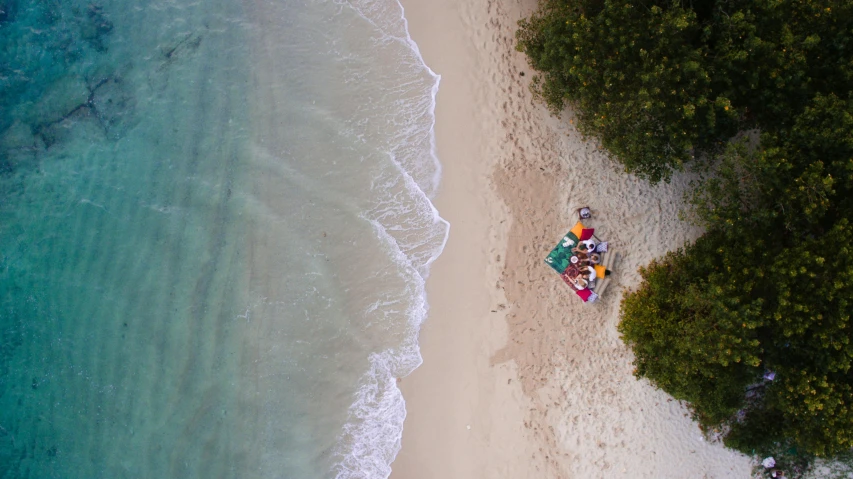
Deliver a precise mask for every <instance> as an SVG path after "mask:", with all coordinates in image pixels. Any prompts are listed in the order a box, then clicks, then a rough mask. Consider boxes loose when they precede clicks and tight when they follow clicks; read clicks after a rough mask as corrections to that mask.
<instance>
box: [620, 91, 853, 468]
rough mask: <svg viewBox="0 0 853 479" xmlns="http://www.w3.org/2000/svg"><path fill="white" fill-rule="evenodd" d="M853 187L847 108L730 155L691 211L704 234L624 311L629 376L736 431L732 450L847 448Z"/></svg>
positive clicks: (823, 451) (824, 111) (708, 422)
mask: <svg viewBox="0 0 853 479" xmlns="http://www.w3.org/2000/svg"><path fill="white" fill-rule="evenodd" d="M851 186H853V101H851V100H850V99H842V98H839V97H837V96H835V95H822V94H818V95H816V96H815V97H814V98H813V99H812V100H811V101H810V102H809V103H808V105H807V106H805V107H804V111H803V113H802V114H801V115H799V116H798V117H796V118H795V119H794V120H792V121H791V127H790V129H787V130H782V131H780V132H776V133H766V134H764V135H762V137H761V142H760V146H759V147H757V148H752V149H750V148H749V147H748V146H747V145H745V144H743V143H740V144H733V145H731V146H730V147H729V148H728V149H727V151H726V152H725V154H724V155H723V158H722V160H721V164H720V167H719V168H718V169H717V170H716V171H715V176H714V177H713V178H712V179H710V180H708V181H706V182H705V183H703V184H702V185H701V186H700V187H699V188H698V189H697V190H696V194H695V196H694V197H693V204H694V209H695V212H696V215H697V217H698V218H699V219H700V221H702V222H703V223H704V224H705V226H707V227H708V232H707V233H706V234H705V235H703V236H702V237H701V238H700V239H699V240H697V241H696V242H695V243H694V244H692V245H689V246H687V247H686V248H684V249H682V250H679V251H677V252H675V253H670V254H669V255H667V256H666V257H664V258H662V259H661V260H658V261H655V262H653V263H652V264H651V265H649V266H648V267H646V268H644V269H642V270H641V273H642V275H643V279H644V281H643V283H642V285H641V286H640V287H639V288H638V289H637V290H636V291H633V292H631V293H628V294H627V295H626V296H625V298H624V299H623V304H622V313H623V317H622V322H621V324H620V326H619V328H620V331H621V332H622V333H623V335H624V339H625V341H626V342H627V343H628V344H629V345H631V346H632V347H633V349H634V351H635V354H636V364H637V375H638V376H642V377H647V378H648V379H649V380H651V381H652V382H653V383H655V384H656V385H658V386H659V387H661V388H663V389H665V390H667V391H668V392H670V393H671V394H673V395H674V396H675V397H677V398H679V399H683V400H686V401H689V402H690V403H691V404H692V407H693V408H694V410H695V411H696V416H697V418H698V419H699V420H700V421H701V422H702V423H703V424H704V425H705V426H708V427H713V426H721V425H724V424H726V425H729V426H731V432H730V433H729V435H728V437H727V443H728V444H729V445H731V446H734V447H737V448H739V449H742V450H744V451H750V450H753V449H759V450H760V449H761V448H765V447H767V446H769V445H770V444H772V443H774V442H780V441H791V442H792V443H793V444H795V445H797V446H798V447H800V448H802V449H804V450H805V451H807V452H809V453H812V454H815V455H830V454H834V453H837V452H840V451H844V450H848V449H850V448H851V447H853V409H851V405H853V371H851V364H853V341H851V339H853V331H851V327H853V325H851V324H850V314H851V312H853V224H851V218H853V203H852V201H853V195H851V194H853V191H851ZM766 371H773V372H775V373H776V378H775V380H773V381H764V380H762V375H763V373H764V372H766ZM739 410H743V411H744V412H745V414H744V415H742V416H741V417H739V418H737V419H734V418H735V417H736V416H735V413H736V412H737V411H739Z"/></svg>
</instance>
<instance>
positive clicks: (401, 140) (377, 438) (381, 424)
mask: <svg viewBox="0 0 853 479" xmlns="http://www.w3.org/2000/svg"><path fill="white" fill-rule="evenodd" d="M341 4H342V5H345V6H349V7H351V8H352V9H353V10H354V11H355V12H357V13H358V15H360V16H361V17H362V18H363V19H365V20H366V21H367V22H369V24H371V25H372V26H373V27H374V28H375V29H376V30H377V31H378V32H379V34H380V35H379V38H380V40H379V41H380V42H392V43H394V42H396V43H398V44H403V45H405V46H406V47H407V48H406V50H405V51H406V54H405V56H406V58H403V59H401V62H400V65H401V68H402V67H405V68H410V69H412V74H415V75H416V74H423V73H424V72H426V73H427V75H428V76H429V78H431V84H430V85H429V88H428V91H424V92H423V93H422V95H420V96H419V97H416V98H414V99H411V100H409V101H408V104H404V105H400V108H399V110H398V113H397V117H395V118H393V119H392V122H393V128H394V131H393V132H389V133H391V134H392V137H391V139H390V140H389V143H388V145H387V147H388V151H387V154H388V158H389V160H390V161H389V164H390V166H389V167H388V168H387V169H386V170H385V171H384V172H383V174H381V175H380V176H379V177H378V178H376V179H375V180H374V182H373V185H372V190H373V192H375V194H376V195H375V197H376V201H375V204H374V206H373V207H372V208H371V209H370V210H369V211H367V212H365V213H364V214H363V218H364V219H365V220H367V221H369V222H370V223H371V224H372V225H373V227H374V229H375V231H376V235H377V237H378V238H379V239H380V240H381V241H382V243H383V245H384V246H385V247H386V249H387V253H388V254H389V255H390V256H391V257H392V258H394V259H395V260H396V262H397V264H398V265H399V266H400V268H401V271H402V275H401V281H404V282H405V283H406V291H407V293H408V296H409V298H408V301H407V303H408V304H407V307H406V308H405V312H404V316H405V319H404V320H405V321H406V323H407V334H406V336H405V338H403V340H402V341H401V344H399V345H397V346H396V347H395V348H393V349H388V350H385V351H382V352H376V353H373V354H371V355H370V357H369V364H370V367H369V369H368V371H367V372H365V373H364V375H363V377H362V379H361V381H360V384H359V389H358V391H357V392H356V394H355V398H354V402H353V404H352V405H351V406H350V408H349V415H348V420H347V423H346V424H345V426H344V428H343V431H342V433H341V435H340V436H339V441H338V450H337V451H336V452H337V456H338V458H339V459H338V461H337V465H336V469H335V471H336V476H337V478H338V479H355V478H363V479H378V478H387V477H388V476H389V475H390V474H391V463H392V462H393V460H394V458H395V457H396V455H397V453H398V452H399V450H400V446H401V438H402V432H403V421H404V420H405V417H406V408H405V400H404V399H403V396H402V393H401V392H400V390H399V388H398V387H397V378H400V377H403V376H406V375H408V374H410V373H411V372H412V371H413V370H414V369H415V368H417V367H418V366H419V365H420V364H421V362H422V359H421V355H420V350H419V348H418V343H417V339H418V332H419V330H420V326H421V324H422V322H423V321H424V319H425V318H426V314H427V310H428V305H427V302H426V292H425V288H424V285H425V278H426V277H427V275H428V272H429V266H430V264H431V263H432V262H433V261H434V260H435V259H436V258H437V257H438V256H439V255H440V254H441V252H442V250H443V249H444V246H445V244H446V242H447V235H448V232H449V224H448V223H447V222H446V221H445V220H444V219H442V218H441V217H440V216H439V214H438V211H437V210H436V209H435V207H434V206H433V204H432V202H431V198H433V197H434V195H435V194H436V192H437V190H438V184H439V180H440V178H441V165H440V163H439V160H438V157H437V155H436V150H435V130H434V125H435V99H436V94H437V92H438V85H439V81H440V76H439V75H437V74H436V73H435V72H433V71H432V70H431V69H430V68H429V67H428V66H427V65H426V63H425V62H424V60H423V57H422V56H421V54H420V51H419V49H418V47H417V45H416V44H415V42H414V41H413V40H412V38H411V36H410V35H409V32H408V23H407V22H406V19H405V16H404V15H403V6H402V5H401V4H400V3H399V2H397V1H396V0H349V1H344V2H341ZM407 87H408V85H403V86H401V88H407ZM381 309H383V308H382V306H381V305H374V306H371V307H370V308H368V310H367V311H365V314H366V315H373V314H381V311H378V310H381Z"/></svg>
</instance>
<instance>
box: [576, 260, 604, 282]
mask: <svg viewBox="0 0 853 479" xmlns="http://www.w3.org/2000/svg"><path fill="white" fill-rule="evenodd" d="M580 270H581V277H582V278H584V279H585V280H587V282H589V281H593V280H595V278H598V277H601V278H605V277H607V276H608V275H609V274H610V270H609V269H607V268H605V267H604V266H603V265H600V264H596V265H587V266H584V267H581V269H580Z"/></svg>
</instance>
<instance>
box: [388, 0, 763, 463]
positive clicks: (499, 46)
mask: <svg viewBox="0 0 853 479" xmlns="http://www.w3.org/2000/svg"><path fill="white" fill-rule="evenodd" d="M403 4H404V7H405V8H406V17H407V18H408V20H409V29H410V32H411V34H412V37H413V38H414V40H415V41H416V42H417V43H418V45H419V47H420V49H421V52H422V53H423V56H424V58H425V60H426V62H427V64H428V65H429V66H430V67H431V68H432V69H433V70H435V71H436V72H437V73H439V74H441V76H442V80H441V86H440V90H439V95H438V104H437V109H436V115H437V121H436V136H437V145H438V154H439V157H440V159H441V161H442V164H443V166H444V174H443V183H442V188H441V191H440V193H439V196H438V198H437V201H436V206H437V207H438V209H439V211H440V212H441V214H442V216H443V217H444V218H446V219H447V220H448V221H450V223H451V232H450V239H449V241H448V243H447V247H446V249H445V251H444V253H443V254H442V256H441V257H440V258H439V259H438V261H436V263H435V264H434V267H433V270H432V275H431V276H430V278H429V282H428V293H429V302H430V306H431V309H430V314H429V318H428V320H427V322H426V323H425V325H424V328H423V330H422V333H421V347H422V353H423V357H424V364H423V365H422V366H421V367H420V368H419V369H418V370H417V371H415V372H414V373H413V374H412V375H411V376H409V377H406V378H404V379H402V380H401V384H400V386H401V388H402V390H403V393H404V396H405V398H406V402H407V409H408V417H407V419H406V423H405V429H404V432H403V447H402V450H401V451H400V453H399V455H398V456H397V459H396V461H395V462H394V464H393V465H392V469H393V472H392V478H395V479H419V478H448V479H450V478H597V477H602V478H604V477H606V478H611V477H617V478H618V477H632V478H636V477H643V478H688V477H690V478H693V477H708V478H723V477H733V478H737V477H749V476H750V470H751V464H750V460H749V458H747V457H745V456H743V455H740V454H737V453H734V452H731V451H729V450H726V449H724V448H723V447H722V445H720V444H710V443H708V442H707V441H706V440H704V438H703V437H702V435H701V433H700V430H699V428H698V427H697V425H696V424H695V423H694V422H693V421H692V420H691V419H690V417H689V413H688V411H687V409H685V408H684V407H683V406H682V405H680V404H678V403H677V402H676V401H672V400H670V399H669V398H668V397H667V396H666V395H665V394H664V393H662V392H660V391H657V390H656V389H654V388H653V387H652V386H650V385H649V384H648V383H646V382H644V381H637V380H636V379H635V378H634V377H633V375H632V370H633V366H632V364H631V361H632V356H631V353H630V351H629V350H628V349H627V348H626V347H625V346H624V345H623V344H622V342H621V340H620V338H619V335H618V333H617V331H616V325H617V324H618V321H619V317H618V311H619V301H620V299H621V295H622V291H623V290H624V289H625V288H631V287H634V286H636V285H637V284H638V282H639V275H638V273H637V268H638V267H639V266H641V265H644V264H646V263H648V262H649V261H650V260H651V259H652V258H655V257H657V256H660V255H662V254H663V253H665V252H666V251H668V250H672V249H675V248H677V247H679V246H680V245H682V244H683V243H684V242H685V241H687V240H690V239H692V238H694V237H695V236H696V235H697V233H698V232H697V231H696V230H695V229H694V228H692V227H691V226H690V225H688V224H686V223H683V222H681V221H680V220H679V219H678V212H679V208H680V205H681V204H682V203H681V195H682V192H683V190H684V188H685V187H686V186H687V180H686V178H680V177H676V178H675V179H674V180H673V182H672V183H671V184H669V185H659V186H655V187H652V186H650V185H648V184H647V183H646V182H644V181H641V180H637V179H636V178H634V177H632V176H629V175H626V174H624V173H622V172H621V171H619V170H618V168H617V167H616V166H615V164H614V163H613V162H611V161H610V160H608V159H607V158H606V156H605V155H604V154H603V153H601V152H600V151H599V150H598V149H597V148H596V146H595V143H594V142H593V141H589V140H584V139H583V138H581V137H580V135H579V134H578V133H577V132H576V131H575V130H574V129H573V128H572V127H571V125H570V123H569V117H568V116H566V117H565V118H564V119H563V120H557V119H554V118H551V117H550V116H549V115H548V112H547V111H546V110H545V109H544V108H543V107H542V106H541V105H539V104H537V103H535V102H534V101H533V99H532V96H531V94H530V92H529V90H528V87H527V84H528V81H529V80H530V78H531V75H532V72H531V71H530V69H529V67H528V66H527V64H526V62H525V59H524V56H523V55H522V54H521V53H518V52H516V51H515V49H514V45H515V43H514V33H515V30H516V22H517V20H518V19H519V18H522V17H523V16H526V15H528V14H529V13H530V12H531V11H532V10H533V9H534V8H535V6H536V2H535V0H487V1H485V2H480V1H475V0H457V1H453V0H432V1H429V2H427V1H425V0H405V1H404V2H403ZM522 73H523V74H524V75H522ZM587 205H588V206H590V207H591V208H592V210H593V213H594V218H593V220H592V221H590V222H589V224H590V226H592V227H595V228H596V234H597V235H598V236H600V237H601V238H602V239H604V240H609V241H610V244H611V248H614V249H615V250H617V251H619V252H620V254H621V258H622V259H621V261H620V263H619V264H618V265H617V266H616V273H615V275H614V279H613V281H612V283H611V284H610V286H609V289H608V290H607V292H606V294H605V295H604V296H603V297H602V299H601V300H600V301H599V302H598V303H597V304H594V305H584V304H582V303H581V302H580V301H579V300H578V298H576V297H575V295H574V294H573V293H572V292H571V291H570V290H569V289H568V288H567V287H566V285H565V284H563V283H562V281H561V280H560V278H559V277H558V276H557V275H556V274H554V272H553V271H552V270H551V269H550V268H549V267H548V266H547V265H546V264H545V263H544V262H543V260H542V259H543V258H544V257H545V256H546V255H547V253H548V251H550V249H551V248H552V247H553V245H554V244H555V243H556V242H557V240H559V239H560V238H561V237H562V235H563V234H564V233H565V232H566V231H567V230H568V229H569V227H571V225H572V224H573V222H574V220H575V218H573V211H574V210H575V209H576V208H578V207H580V206H587Z"/></svg>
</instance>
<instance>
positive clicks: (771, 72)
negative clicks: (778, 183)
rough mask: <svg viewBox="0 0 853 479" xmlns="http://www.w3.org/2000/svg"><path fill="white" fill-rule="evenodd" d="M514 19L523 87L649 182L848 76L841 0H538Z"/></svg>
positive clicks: (852, 59) (847, 29)
mask: <svg viewBox="0 0 853 479" xmlns="http://www.w3.org/2000/svg"><path fill="white" fill-rule="evenodd" d="M519 25H520V29H519V31H518V33H517V38H518V49H519V50H521V51H523V52H524V53H526V54H527V56H528V59H529V61H530V64H531V66H532V67H533V68H534V69H536V70H538V71H539V75H538V76H537V77H536V78H535V79H534V83H533V89H534V92H536V93H537V94H538V95H540V96H541V97H542V98H543V99H544V100H545V101H546V102H547V104H548V105H549V106H550V107H551V109H552V110H553V111H554V112H560V111H561V110H562V109H563V108H564V106H565V105H566V104H571V105H572V106H573V108H574V112H575V114H576V115H577V117H578V128H579V129H580V131H581V132H582V133H584V134H588V135H593V136H597V137H598V138H599V139H600V140H601V142H602V144H603V146H604V147H605V148H607V149H608V150H609V151H610V152H611V153H612V154H613V155H614V156H615V157H616V158H617V159H618V160H619V161H621V162H622V163H623V164H624V166H625V168H626V169H627V170H628V171H631V172H634V173H637V174H639V175H641V176H644V177H646V178H648V179H650V180H652V181H658V180H661V179H668V178H669V177H670V174H671V172H672V170H673V169H679V168H681V167H682V166H683V165H684V164H685V163H686V162H688V161H690V160H692V159H693V158H694V157H695V156H697V155H700V154H708V153H710V154H714V153H717V152H719V150H720V149H721V147H722V145H723V144H724V142H725V141H726V140H728V139H729V138H730V137H731V136H732V135H734V134H735V133H736V132H737V131H739V130H742V129H748V128H753V127H763V128H767V127H773V128H788V127H790V126H791V125H790V122H791V121H792V119H793V118H795V117H797V116H798V115H799V114H800V113H801V112H802V110H803V108H804V107H805V105H807V104H808V103H809V102H810V101H811V99H812V98H813V96H814V95H815V94H818V93H820V94H824V95H829V94H833V93H834V94H839V95H842V94H846V92H847V91H848V90H849V85H850V81H851V79H853V55H851V53H853V43H851V41H853V0H806V1H796V0H740V1H735V0H695V1H689V2H688V1H662V0H646V1H630V0H543V1H542V3H541V5H540V8H539V10H538V11H537V12H536V13H535V14H534V15H532V16H531V17H530V18H528V19H525V20H522V21H521V22H520V23H519Z"/></svg>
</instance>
